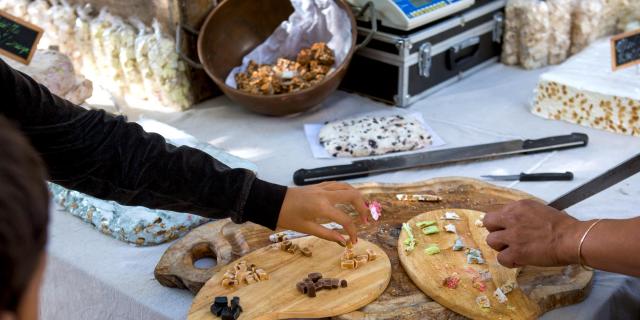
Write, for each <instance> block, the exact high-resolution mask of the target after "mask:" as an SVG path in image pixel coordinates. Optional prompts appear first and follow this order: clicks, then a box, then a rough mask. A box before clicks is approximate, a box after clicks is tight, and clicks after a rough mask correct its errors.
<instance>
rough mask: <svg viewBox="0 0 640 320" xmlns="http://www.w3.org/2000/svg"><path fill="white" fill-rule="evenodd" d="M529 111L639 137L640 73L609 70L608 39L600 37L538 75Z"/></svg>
mask: <svg viewBox="0 0 640 320" xmlns="http://www.w3.org/2000/svg"><path fill="white" fill-rule="evenodd" d="M531 112H533V114H536V115H538V116H541V117H544V118H547V119H555V120H563V121H567V122H571V123H575V124H579V125H583V126H587V127H592V128H597V129H603V130H607V131H611V132H615V133H621V134H627V135H634V136H640V72H639V71H638V69H637V68H636V67H631V68H627V69H623V70H618V71H616V72H614V71H612V68H611V46H610V42H609V39H602V40H600V41H597V42H596V43H594V44H592V45H591V46H590V47H588V48H587V49H586V50H584V51H583V52H581V53H580V54H578V55H576V56H574V57H572V58H571V59H570V60H568V61H566V62H565V63H563V64H562V65H559V66H557V67H555V68H553V69H552V70H551V71H549V72H546V73H544V74H542V75H541V76H540V80H539V81H538V86H537V88H536V89H535V98H534V101H533V104H532V109H531Z"/></svg>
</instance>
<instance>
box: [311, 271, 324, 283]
mask: <svg viewBox="0 0 640 320" xmlns="http://www.w3.org/2000/svg"><path fill="white" fill-rule="evenodd" d="M308 277H309V279H311V281H313V282H318V280H320V279H322V273H320V272H312V273H309V276H308Z"/></svg>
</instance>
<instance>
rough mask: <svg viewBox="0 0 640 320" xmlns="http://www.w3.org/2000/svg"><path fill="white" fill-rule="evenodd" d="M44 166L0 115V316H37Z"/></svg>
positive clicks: (43, 234) (46, 210)
mask: <svg viewBox="0 0 640 320" xmlns="http://www.w3.org/2000/svg"><path fill="white" fill-rule="evenodd" d="M45 178H46V174H45V169H44V167H43V165H42V163H41V161H40V158H39V157H38V155H37V154H36V152H35V151H34V150H33V149H32V148H31V146H30V145H29V143H28V142H27V140H26V139H25V138H24V137H22V136H21V135H20V133H19V132H18V131H17V130H16V129H15V128H14V127H13V126H12V125H11V124H10V123H9V122H8V121H7V120H6V119H4V118H2V117H0V319H2V320H4V319H34V318H36V317H37V312H38V310H37V306H38V304H37V302H38V288H39V286H40V282H41V278H42V271H43V269H44V246H45V243H46V241H47V222H48V215H49V198H48V196H49V195H48V191H47V188H46V185H45Z"/></svg>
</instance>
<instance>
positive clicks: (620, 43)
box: [611, 30, 640, 71]
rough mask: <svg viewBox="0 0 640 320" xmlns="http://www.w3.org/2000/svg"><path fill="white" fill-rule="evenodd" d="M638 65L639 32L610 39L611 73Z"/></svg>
mask: <svg viewBox="0 0 640 320" xmlns="http://www.w3.org/2000/svg"><path fill="white" fill-rule="evenodd" d="M636 64H640V30H636V31H631V32H627V33H623V34H620V35H617V36H614V37H613V38H611V67H612V68H613V71H616V70H620V69H622V68H626V67H630V66H633V65H636Z"/></svg>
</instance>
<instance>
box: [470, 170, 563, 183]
mask: <svg viewBox="0 0 640 320" xmlns="http://www.w3.org/2000/svg"><path fill="white" fill-rule="evenodd" d="M482 177H483V178H487V179H492V180H501V181H531V182H534V181H571V180H573V173H572V172H569V171H567V172H545V173H524V172H523V173H521V174H514V175H488V176H482Z"/></svg>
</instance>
